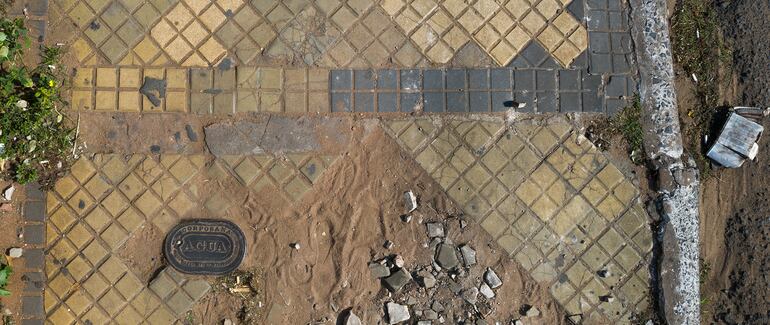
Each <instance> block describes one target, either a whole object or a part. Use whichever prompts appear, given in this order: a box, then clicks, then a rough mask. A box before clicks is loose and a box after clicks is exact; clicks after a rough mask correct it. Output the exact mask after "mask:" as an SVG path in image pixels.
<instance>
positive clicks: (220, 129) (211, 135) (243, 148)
mask: <svg viewBox="0 0 770 325" xmlns="http://www.w3.org/2000/svg"><path fill="white" fill-rule="evenodd" d="M346 127H347V129H350V126H349V123H348V122H347V120H343V119H339V118H305V117H302V118H288V117H270V118H267V119H263V120H259V121H236V122H222V123H215V124H211V125H209V126H207V127H206V128H205V130H204V133H205V140H206V146H207V147H208V149H209V151H210V152H211V153H212V154H214V155H215V156H225V155H250V154H258V153H262V152H271V153H274V152H308V151H318V150H321V149H322V148H323V147H324V146H335V147H342V146H344V145H346V144H347V143H348V140H349V136H350V134H349V133H348V132H340V130H344V129H345V128H346ZM322 143H323V145H322Z"/></svg>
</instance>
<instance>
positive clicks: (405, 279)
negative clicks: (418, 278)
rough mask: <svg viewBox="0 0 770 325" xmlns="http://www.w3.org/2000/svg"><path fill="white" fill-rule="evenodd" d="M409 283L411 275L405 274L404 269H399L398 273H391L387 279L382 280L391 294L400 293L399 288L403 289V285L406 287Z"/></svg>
mask: <svg viewBox="0 0 770 325" xmlns="http://www.w3.org/2000/svg"><path fill="white" fill-rule="evenodd" d="M411 281H412V275H411V274H409V272H407V271H406V269H404V268H401V269H399V270H398V271H395V272H393V273H392V274H391V275H389V276H388V277H385V278H383V282H384V283H385V286H386V287H387V288H388V290H390V291H391V292H398V291H400V290H401V288H403V287H404V286H405V285H407V284H408V283H409V282H411Z"/></svg>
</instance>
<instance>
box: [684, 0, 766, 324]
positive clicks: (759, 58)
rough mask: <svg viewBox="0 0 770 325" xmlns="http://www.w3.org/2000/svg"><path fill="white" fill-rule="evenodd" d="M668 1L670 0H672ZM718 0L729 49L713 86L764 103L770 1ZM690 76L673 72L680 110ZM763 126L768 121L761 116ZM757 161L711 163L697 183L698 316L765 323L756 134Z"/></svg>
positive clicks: (762, 188) (689, 99)
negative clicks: (727, 71) (727, 73)
mask: <svg viewBox="0 0 770 325" xmlns="http://www.w3.org/2000/svg"><path fill="white" fill-rule="evenodd" d="M671 2H673V1H671ZM716 2H717V4H716V5H717V11H718V12H719V14H720V18H721V22H722V24H723V25H722V28H723V32H724V34H725V35H726V38H727V40H728V44H731V45H732V47H733V50H734V58H733V66H734V74H733V76H732V78H729V77H728V78H726V81H725V82H722V85H721V89H720V96H721V97H722V98H721V102H724V103H725V104H727V105H737V106H759V107H767V106H770V94H769V93H768V90H769V89H770V57H769V56H768V55H767V53H768V51H770V39H768V37H766V34H767V31H768V30H770V24H769V23H768V21H767V17H768V16H769V15H770V3H768V2H767V1H753V0H733V1H731V0H723V1H716ZM693 87H694V85H693V84H692V80H691V79H689V78H688V77H686V76H682V75H679V76H678V78H677V96H678V100H679V106H680V115H681V116H682V117H683V120H684V121H683V122H684V123H685V124H686V123H687V118H686V112H687V111H689V109H690V108H692V107H693V106H694V105H697V104H696V100H695V98H694V96H693V95H692V94H693ZM763 124H764V127H765V128H766V129H768V128H769V127H770V122H769V121H767V120H765V121H764V123H763ZM759 145H760V149H759V156H758V158H757V159H756V161H753V162H746V164H744V166H743V167H742V168H740V169H735V170H728V169H716V170H714V171H713V172H712V176H711V177H709V178H706V179H704V180H703V182H702V188H701V202H700V211H701V230H700V235H701V252H702V259H703V261H702V272H701V273H702V275H701V281H702V301H703V305H702V312H703V322H704V323H718V324H767V323H770V313H768V310H770V293H769V292H768V291H767V288H768V287H769V286H770V277H767V276H766V273H767V270H768V267H770V253H769V252H768V247H769V246H770V222H768V219H767V216H768V215H770V200H769V199H768V195H767V193H766V192H767V188H768V187H769V186H768V180H767V178H766V175H768V173H770V165H769V164H768V163H767V161H769V159H770V141H768V139H767V134H765V136H764V137H763V138H762V139H761V141H760V143H759Z"/></svg>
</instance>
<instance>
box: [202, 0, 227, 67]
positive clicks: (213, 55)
mask: <svg viewBox="0 0 770 325" xmlns="http://www.w3.org/2000/svg"><path fill="white" fill-rule="evenodd" d="M212 7H214V6H212ZM198 50H199V51H200V52H201V54H203V57H204V58H205V59H206V60H207V61H208V62H209V63H212V64H213V63H216V61H217V59H219V57H221V56H222V55H223V54H224V53H225V49H224V48H223V47H222V44H219V41H217V40H216V39H214V38H213V37H212V38H209V39H208V40H207V41H206V42H205V43H203V45H201V46H200V47H199V48H198Z"/></svg>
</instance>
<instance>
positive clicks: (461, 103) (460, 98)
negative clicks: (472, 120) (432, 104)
mask: <svg viewBox="0 0 770 325" xmlns="http://www.w3.org/2000/svg"><path fill="white" fill-rule="evenodd" d="M466 94H467V93H465V92H448V93H446V101H447V111H449V112H468V107H467V106H468V99H467V97H466Z"/></svg>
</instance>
